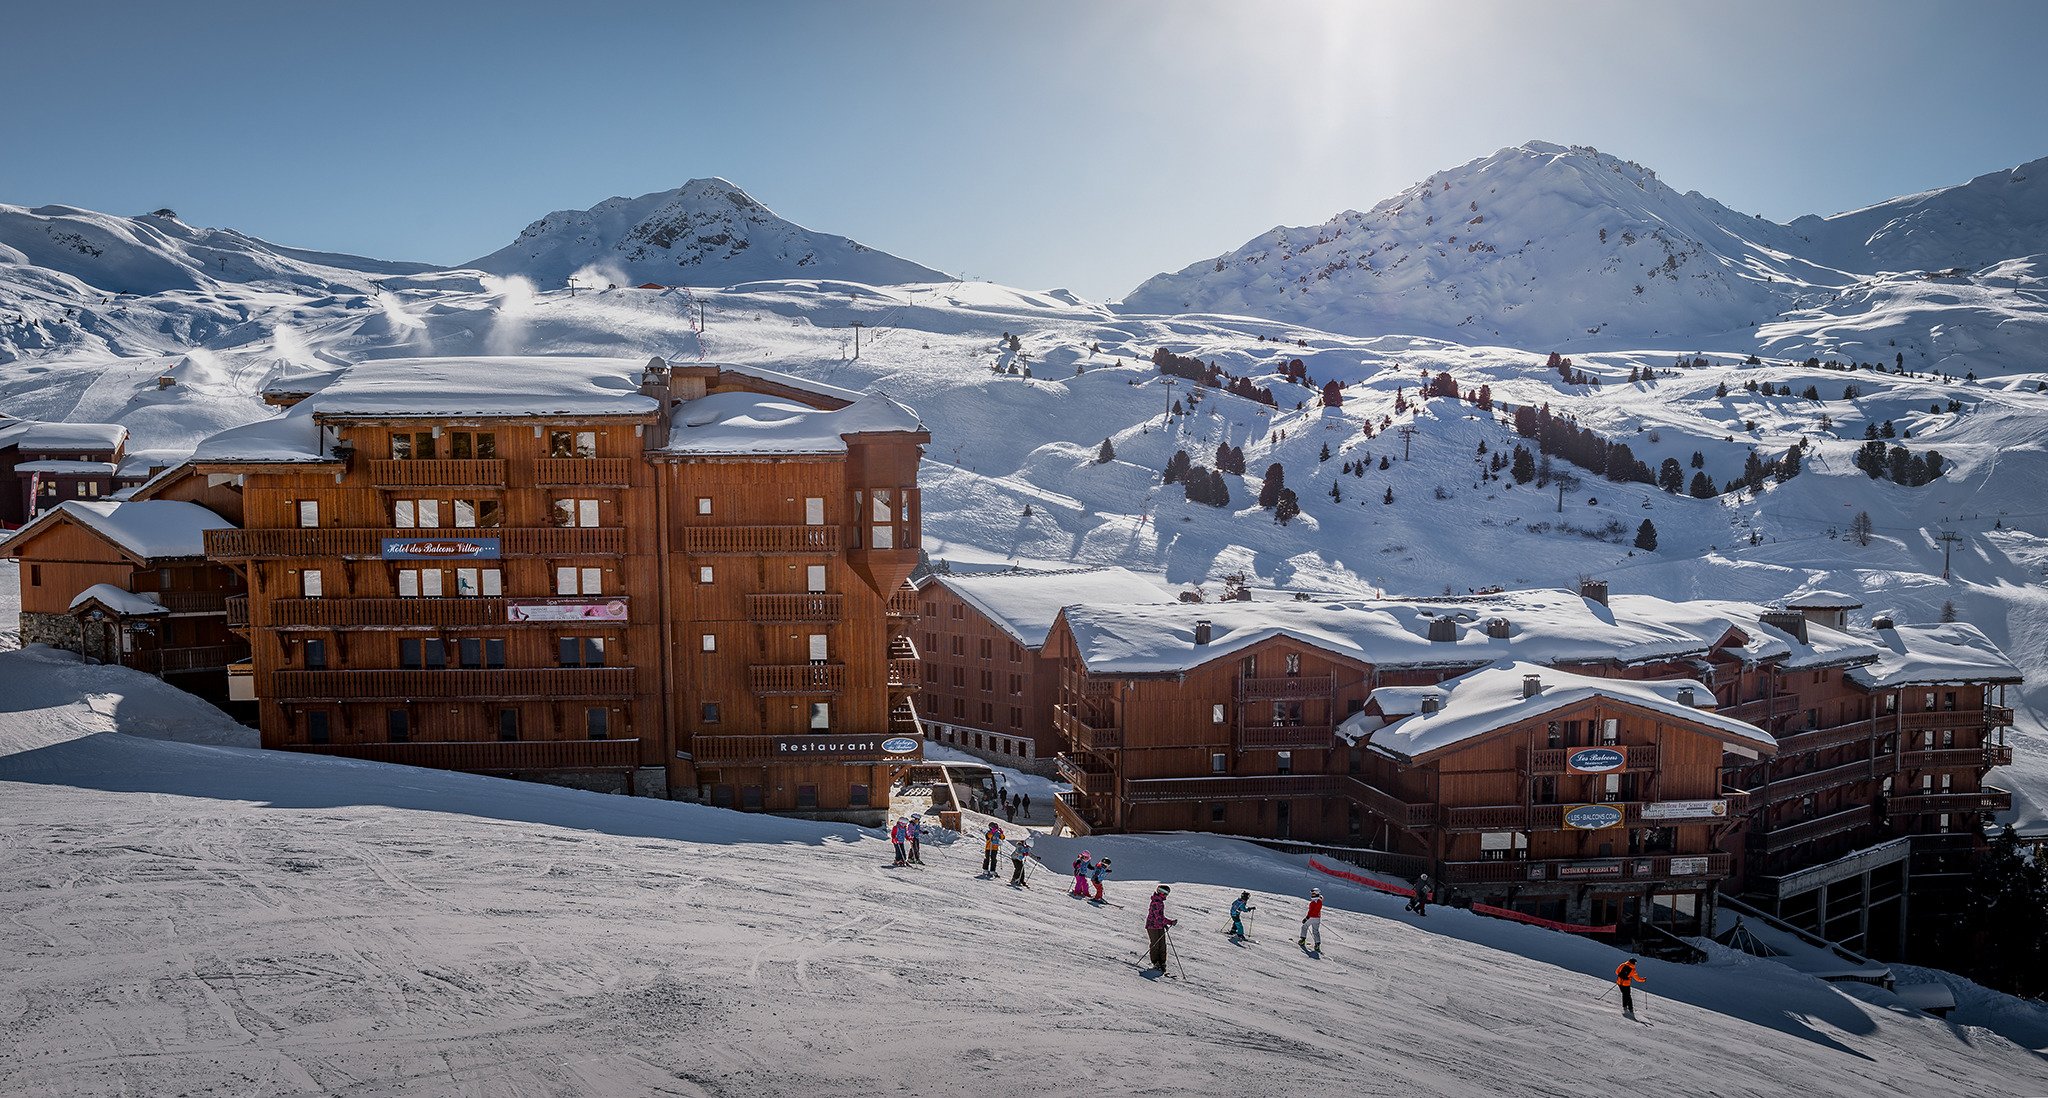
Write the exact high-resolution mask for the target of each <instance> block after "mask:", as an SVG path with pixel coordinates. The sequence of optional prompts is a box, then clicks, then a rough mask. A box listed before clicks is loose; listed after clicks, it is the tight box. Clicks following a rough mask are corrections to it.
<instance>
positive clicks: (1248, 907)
mask: <svg viewBox="0 0 2048 1098" xmlns="http://www.w3.org/2000/svg"><path fill="white" fill-rule="evenodd" d="M1257 910H1258V908H1256V907H1253V906H1252V894H1251V893H1249V892H1240V893H1238V894H1237V899H1235V900H1233V901H1231V903H1230V936H1231V937H1233V938H1236V939H1237V940H1238V941H1240V942H1241V941H1244V913H1245V912H1247V911H1257Z"/></svg>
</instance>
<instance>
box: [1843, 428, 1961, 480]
mask: <svg viewBox="0 0 2048 1098" xmlns="http://www.w3.org/2000/svg"><path fill="white" fill-rule="evenodd" d="M1852 460H1853V461H1854V462H1855V464H1856V468H1858V469H1861V470H1863V472H1864V474H1865V475H1867V476H1869V477H1870V479H1872V480H1889V481H1891V482H1892V483H1894V484H1903V485H1905V486H1906V487H1908V488H1918V487H1920V486H1921V485H1923V484H1926V483H1928V482H1929V481H1931V480H1933V479H1934V478H1936V477H1938V476H1940V475H1941V473H1942V470H1943V469H1945V468H1947V467H1948V460H1947V459H1946V458H1944V457H1942V456H1941V451H1940V450H1932V449H1930V450H1928V451H1927V452H1926V453H1925V454H1915V453H1913V452H1912V451H1910V450H1908V449H1906V448H1905V447H1904V446H1886V445H1885V443H1884V440H1883V439H1881V438H1871V439H1868V440H1867V441H1865V442H1864V443H1863V445H1861V446H1859V447H1857V448H1856V456H1855V458H1853V459H1852Z"/></svg>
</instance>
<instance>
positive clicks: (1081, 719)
mask: <svg viewBox="0 0 2048 1098" xmlns="http://www.w3.org/2000/svg"><path fill="white" fill-rule="evenodd" d="M1099 719H1100V718H1095V717H1088V716H1084V715H1082V714H1081V713H1079V712H1077V711H1076V710H1075V708H1074V707H1073V706H1072V705H1071V704H1063V705H1055V706H1053V709H1052V723H1053V727H1054V728H1056V729H1058V730H1059V733H1060V734H1061V735H1062V736H1065V737H1066V738H1067V742H1068V743H1071V744H1073V745H1074V747H1075V748H1076V749H1077V750H1081V751H1115V750H1118V749H1119V748H1121V747H1123V745H1124V730H1123V729H1122V728H1120V727H1117V726H1115V725H1108V724H1096V723H1094V722H1095V721H1096V720H1099Z"/></svg>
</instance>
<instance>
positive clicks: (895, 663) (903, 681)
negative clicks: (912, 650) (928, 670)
mask: <svg viewBox="0 0 2048 1098" xmlns="http://www.w3.org/2000/svg"><path fill="white" fill-rule="evenodd" d="M923 666H924V665H923V664H921V663H919V662H918V661H916V660H915V659H900V658H899V659H892V660H890V661H889V689H891V690H916V689H918V681H917V678H918V674H919V671H920V669H922V668H923Z"/></svg>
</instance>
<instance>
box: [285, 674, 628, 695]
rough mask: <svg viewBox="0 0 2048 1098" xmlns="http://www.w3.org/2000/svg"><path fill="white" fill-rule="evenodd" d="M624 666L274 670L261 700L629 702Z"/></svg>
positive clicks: (626, 675)
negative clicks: (597, 699)
mask: <svg viewBox="0 0 2048 1098" xmlns="http://www.w3.org/2000/svg"><path fill="white" fill-rule="evenodd" d="M633 679H634V672H633V669H632V668H630V667H522V668H502V669H496V670H472V669H468V668H447V669H443V670H434V671H274V672H272V673H271V675H270V682H269V684H268V686H269V689H268V690H265V691H263V696H264V697H266V698H269V699H272V700H275V701H373V700H405V699H410V698H452V699H456V700H462V701H511V700H514V699H533V700H546V699H550V698H629V697H632V696H633Z"/></svg>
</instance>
